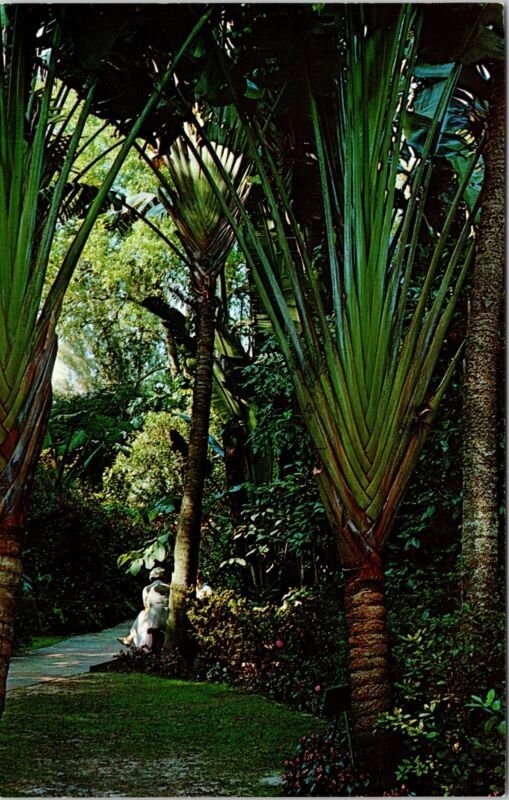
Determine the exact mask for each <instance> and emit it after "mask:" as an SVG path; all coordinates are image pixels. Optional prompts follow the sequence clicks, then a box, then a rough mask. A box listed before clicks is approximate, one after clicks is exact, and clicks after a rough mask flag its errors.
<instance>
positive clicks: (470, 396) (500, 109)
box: [462, 64, 505, 619]
mask: <svg viewBox="0 0 509 800" xmlns="http://www.w3.org/2000/svg"><path fill="white" fill-rule="evenodd" d="M492 79H493V95H492V101H491V107H490V112H489V116H488V134H487V141H486V145H485V148H484V153H483V155H484V163H485V170H486V173H485V181H484V186H483V189H482V192H483V194H482V211H481V222H480V226H479V233H478V240H477V248H476V256H475V265H474V269H473V274H472V291H471V308H470V316H469V320H468V328H467V347H466V375H465V388H464V414H465V421H464V451H463V475H464V477H463V486H464V499H463V535H462V580H463V599H464V601H465V602H467V603H468V604H469V605H470V607H471V610H472V612H473V614H474V616H476V617H479V618H481V619H482V617H484V616H486V615H489V614H490V612H491V611H492V610H493V608H494V606H495V604H496V600H497V581H496V577H497V571H498V567H499V552H498V536H499V526H500V517H499V511H498V509H499V505H500V498H499V478H498V460H499V451H498V443H497V413H498V403H497V399H498V391H497V363H498V358H499V353H500V342H501V331H500V326H501V323H502V307H503V289H504V267H505V248H504V243H505V225H504V216H505V215H504V211H505V208H504V206H505V202H504V200H505V193H504V189H505V141H504V139H505V81H504V65H503V64H497V65H496V67H495V68H494V69H493V77H492Z"/></svg>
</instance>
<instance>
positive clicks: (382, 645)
mask: <svg viewBox="0 0 509 800" xmlns="http://www.w3.org/2000/svg"><path fill="white" fill-rule="evenodd" d="M345 615H346V623H347V630H348V646H349V672H350V688H351V699H352V717H353V735H354V742H355V752H356V757H357V760H358V762H359V765H360V766H361V767H363V768H365V769H367V770H368V771H369V772H370V774H372V775H373V776H377V777H379V776H380V775H381V774H383V772H384V769H386V768H387V763H386V759H387V756H388V752H387V750H388V746H389V743H388V738H387V734H386V733H378V734H377V733H374V727H375V723H376V721H377V719H378V717H379V715H380V714H382V713H383V712H385V711H388V710H389V709H390V702H391V685H390V675H389V641H388V635H387V625H386V617H387V612H386V603H385V581H384V573H383V568H382V565H381V562H380V559H379V558H378V556H377V555H376V553H373V554H372V555H371V556H370V557H369V558H368V559H367V560H366V561H365V562H364V564H363V566H362V567H361V568H360V569H345Z"/></svg>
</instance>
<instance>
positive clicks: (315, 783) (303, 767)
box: [282, 731, 405, 797]
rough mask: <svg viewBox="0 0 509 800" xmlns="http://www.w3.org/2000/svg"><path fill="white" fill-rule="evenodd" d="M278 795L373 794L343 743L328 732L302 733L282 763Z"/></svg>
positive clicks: (346, 795) (352, 795) (331, 795)
mask: <svg viewBox="0 0 509 800" xmlns="http://www.w3.org/2000/svg"><path fill="white" fill-rule="evenodd" d="M284 767H285V771H284V773H283V776H282V777H283V789H282V794H283V795H285V796H289V797H357V796H361V797H362V796H366V795H370V794H375V792H373V790H372V789H371V790H370V780H369V777H368V776H367V775H365V774H362V773H359V772H358V771H357V770H356V769H355V768H354V767H353V765H352V761H351V758H350V756H349V755H348V752H347V749H346V746H345V743H344V742H341V743H338V742H336V741H335V740H334V737H333V735H332V733H331V732H330V731H329V732H328V733H327V734H325V735H320V734H317V733H313V734H312V735H311V736H303V737H302V739H301V740H300V742H299V744H298V746H297V750H296V753H295V756H294V757H293V758H287V759H285V762H284ZM399 794H405V792H404V791H403V792H398V795H399Z"/></svg>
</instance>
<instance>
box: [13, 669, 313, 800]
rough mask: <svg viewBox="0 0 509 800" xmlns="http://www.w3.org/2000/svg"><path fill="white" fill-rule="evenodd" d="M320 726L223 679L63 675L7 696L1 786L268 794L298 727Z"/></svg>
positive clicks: (79, 793)
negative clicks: (198, 680) (215, 681)
mask: <svg viewBox="0 0 509 800" xmlns="http://www.w3.org/2000/svg"><path fill="white" fill-rule="evenodd" d="M324 727H325V723H324V722H323V721H321V720H317V719H315V718H314V717H311V716H308V715H304V714H299V713H297V712H294V711H290V710H289V709H287V708H286V707H285V706H281V705H279V704H277V703H273V702H271V701H269V700H266V699H264V698H262V697H257V696H255V695H248V694H244V693H242V692H240V691H238V690H236V689H232V688H230V687H228V686H221V685H215V684H204V683H188V682H185V681H170V680H165V679H161V678H155V677H151V676H147V675H119V674H113V675H112V674H97V675H96V674H94V675H85V676H79V677H77V678H69V679H63V680H62V681H59V682H58V683H55V684H51V685H50V684H48V685H45V686H37V687H30V688H27V689H21V690H17V691H16V692H14V693H13V694H10V695H9V696H8V698H7V705H6V710H5V712H4V716H3V718H2V721H1V722H0V793H1V796H3V797H19V796H25V797H33V796H39V797H41V796H53V797H62V796H64V795H65V796H71V797H72V796H74V797H101V796H103V797H105V796H112V795H116V796H124V797H143V796H145V797H158V796H162V797H171V796H176V795H188V796H189V795H213V796H220V795H223V796H224V795H233V796H235V795H237V796H238V795H244V796H255V797H262V796H273V795H277V794H278V791H279V790H278V786H277V784H276V783H275V782H274V778H275V777H276V776H278V775H279V774H280V772H281V771H282V764H283V759H284V758H286V757H288V756H291V755H292V754H293V752H294V749H295V746H296V744H297V742H298V739H299V737H300V736H303V735H304V734H309V733H311V732H312V731H315V730H323V729H324ZM267 779H268V780H267Z"/></svg>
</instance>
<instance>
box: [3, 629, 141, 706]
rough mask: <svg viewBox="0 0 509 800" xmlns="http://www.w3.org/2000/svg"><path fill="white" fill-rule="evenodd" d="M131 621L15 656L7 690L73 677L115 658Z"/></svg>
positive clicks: (8, 677) (10, 667)
mask: <svg viewBox="0 0 509 800" xmlns="http://www.w3.org/2000/svg"><path fill="white" fill-rule="evenodd" d="M131 624H132V623H131V621H129V622H123V623H122V624H121V625H117V626H116V627H114V628H108V629H107V630H105V631H99V632H98V633H87V634H84V635H82V636H72V637H71V638H70V639H64V641H62V642H59V643H58V644H53V645H51V647H41V648H40V649H39V650H32V651H31V652H30V653H28V654H27V655H25V656H15V657H14V658H11V663H10V666H9V674H8V676H7V691H8V692H10V691H12V690H13V689H19V688H20V687H22V686H32V685H33V684H35V683H47V682H49V681H53V680H56V679H58V678H69V677H71V676H72V675H79V674H80V673H83V672H88V670H89V669H90V667H92V666H94V665H95V664H101V663H102V662H104V661H111V659H112V658H113V656H115V655H117V653H119V652H120V651H121V650H125V648H124V647H123V646H122V645H121V644H120V642H118V641H117V636H126V635H127V634H128V632H129V628H130V627H131Z"/></svg>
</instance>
